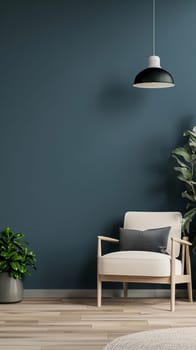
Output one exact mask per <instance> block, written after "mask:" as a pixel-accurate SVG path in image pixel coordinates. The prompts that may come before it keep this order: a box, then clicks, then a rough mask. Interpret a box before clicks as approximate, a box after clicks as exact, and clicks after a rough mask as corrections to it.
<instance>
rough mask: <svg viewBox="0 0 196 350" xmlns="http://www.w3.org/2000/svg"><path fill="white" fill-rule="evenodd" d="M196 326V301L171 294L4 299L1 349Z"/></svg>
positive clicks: (68, 347)
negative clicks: (13, 301) (168, 296)
mask: <svg viewBox="0 0 196 350" xmlns="http://www.w3.org/2000/svg"><path fill="white" fill-rule="evenodd" d="M184 326H186V327H191V326H196V303H195V302H193V303H189V302H187V301H184V300H177V302H176V311H175V312H170V311H169V300H168V299H130V298H128V299H124V298H117V299H112V298H108V299H104V300H103V307H101V308H97V306H96V300H95V299H62V298H52V299H43V298H35V299H28V298H26V299H25V300H24V301H23V302H22V303H17V304H0V350H19V349H20V350H79V349H80V350H84V349H85V350H101V349H103V347H104V346H105V345H106V344H107V343H108V342H109V341H111V340H113V339H114V338H116V337H118V336H122V335H126V334H129V333H134V332H139V331H144V330H151V329H158V328H168V327H169V328H170V327H184Z"/></svg>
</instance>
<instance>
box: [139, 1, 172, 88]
mask: <svg viewBox="0 0 196 350" xmlns="http://www.w3.org/2000/svg"><path fill="white" fill-rule="evenodd" d="M152 12H153V40H152V41H153V55H152V56H150V57H149V58H148V67H147V68H146V69H144V70H143V71H141V72H140V73H138V74H137V76H136V77H135V80H134V83H133V86H134V87H137V88H145V89H159V88H168V87H173V86H175V83H174V79H173V77H172V75H171V74H170V73H169V72H167V71H166V70H165V69H163V68H161V66H160V57H159V56H156V55H155V0H153V11H152Z"/></svg>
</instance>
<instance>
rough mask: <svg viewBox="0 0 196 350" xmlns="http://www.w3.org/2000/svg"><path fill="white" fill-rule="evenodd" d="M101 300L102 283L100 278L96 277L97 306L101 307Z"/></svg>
mask: <svg viewBox="0 0 196 350" xmlns="http://www.w3.org/2000/svg"><path fill="white" fill-rule="evenodd" d="M101 299H102V281H101V278H100V276H99V275H98V276H97V306H98V307H101Z"/></svg>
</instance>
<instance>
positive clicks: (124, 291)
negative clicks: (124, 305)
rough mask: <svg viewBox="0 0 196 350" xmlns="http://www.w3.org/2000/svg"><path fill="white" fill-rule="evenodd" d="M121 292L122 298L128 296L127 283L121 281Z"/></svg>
mask: <svg viewBox="0 0 196 350" xmlns="http://www.w3.org/2000/svg"><path fill="white" fill-rule="evenodd" d="M123 293H124V298H127V297H128V283H127V282H123Z"/></svg>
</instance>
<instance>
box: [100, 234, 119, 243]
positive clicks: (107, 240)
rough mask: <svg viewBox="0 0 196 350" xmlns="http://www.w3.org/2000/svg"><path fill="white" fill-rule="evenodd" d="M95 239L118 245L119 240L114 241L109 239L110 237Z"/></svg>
mask: <svg viewBox="0 0 196 350" xmlns="http://www.w3.org/2000/svg"><path fill="white" fill-rule="evenodd" d="M97 238H98V239H100V240H101V241H106V242H113V243H119V239H115V238H111V237H106V236H97Z"/></svg>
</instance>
